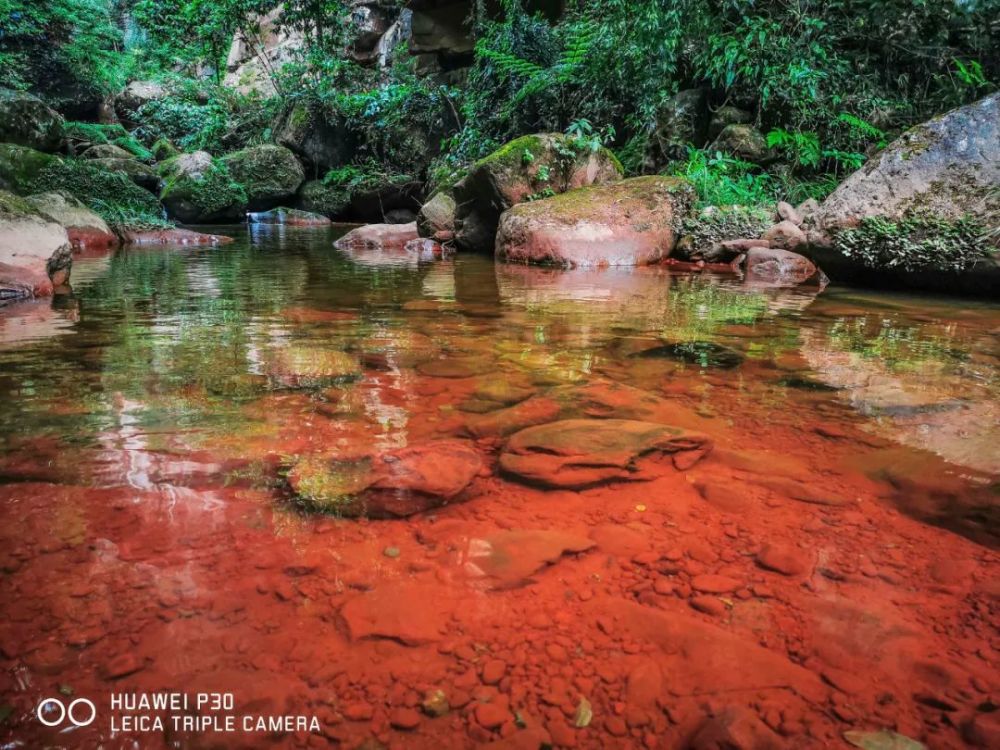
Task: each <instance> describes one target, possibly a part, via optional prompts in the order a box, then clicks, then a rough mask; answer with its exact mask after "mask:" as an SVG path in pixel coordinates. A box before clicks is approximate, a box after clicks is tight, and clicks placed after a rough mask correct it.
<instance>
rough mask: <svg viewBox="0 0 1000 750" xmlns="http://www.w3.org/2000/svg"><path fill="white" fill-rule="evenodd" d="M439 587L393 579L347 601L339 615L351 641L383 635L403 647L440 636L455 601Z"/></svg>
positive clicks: (431, 640)
mask: <svg viewBox="0 0 1000 750" xmlns="http://www.w3.org/2000/svg"><path fill="white" fill-rule="evenodd" d="M446 594H447V591H446V590H445V589H442V588H441V587H439V586H434V585H433V584H428V583H417V582H412V581H394V582H391V583H386V584H384V585H380V586H379V587H378V588H377V589H375V590H374V591H366V592H365V593H363V594H359V595H358V596H356V597H355V598H353V599H351V600H350V601H348V602H347V603H346V604H344V606H343V607H341V609H340V616H341V617H342V618H343V620H344V624H345V625H346V626H347V633H348V635H349V636H350V637H351V639H352V640H359V639H362V638H387V639H390V640H394V641H399V642H400V643H403V644H405V645H407V646H419V645H422V644H426V643H433V642H435V641H439V640H441V638H442V637H443V635H444V633H445V630H446V627H447V624H448V620H449V618H450V616H451V610H452V608H453V607H454V604H455V601H454V599H453V598H450V597H448V596H447V595H446Z"/></svg>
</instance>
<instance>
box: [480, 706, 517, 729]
mask: <svg viewBox="0 0 1000 750" xmlns="http://www.w3.org/2000/svg"><path fill="white" fill-rule="evenodd" d="M513 718H514V717H513V716H511V714H510V711H508V710H506V709H505V708H502V707H501V706H498V705H497V704H496V703H480V704H479V705H478V706H476V721H478V722H479V724H480V725H481V726H483V727H485V728H486V729H497V728H499V727H500V726H502V725H503V724H504V723H505V722H507V721H510V720H512V719H513Z"/></svg>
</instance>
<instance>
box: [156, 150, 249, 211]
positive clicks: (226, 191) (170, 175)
mask: <svg viewBox="0 0 1000 750" xmlns="http://www.w3.org/2000/svg"><path fill="white" fill-rule="evenodd" d="M175 158H180V157H175ZM172 161H173V160H171V159H168V160H167V161H165V162H163V163H162V164H161V165H160V174H161V175H164V176H165V177H166V179H165V181H164V185H163V190H162V191H161V193H160V198H161V200H163V201H164V202H167V200H168V199H169V198H178V197H183V199H184V200H186V201H188V202H189V203H191V204H192V205H194V206H196V207H197V208H198V209H199V211H200V213H201V214H202V216H206V217H209V216H214V215H220V214H224V213H225V212H226V211H227V209H230V208H232V207H233V206H246V204H247V200H248V198H247V191H246V188H245V187H244V186H243V185H241V184H240V183H239V182H237V181H236V180H234V179H233V176H232V175H231V174H230V172H229V168H228V167H227V166H226V163H225V162H224V161H223V160H222V159H213V160H212V164H211V166H210V167H209V168H208V169H205V170H203V171H201V172H199V173H198V174H197V175H190V174H186V173H184V172H181V171H180V170H176V169H172V168H171V167H172V164H171V162H172Z"/></svg>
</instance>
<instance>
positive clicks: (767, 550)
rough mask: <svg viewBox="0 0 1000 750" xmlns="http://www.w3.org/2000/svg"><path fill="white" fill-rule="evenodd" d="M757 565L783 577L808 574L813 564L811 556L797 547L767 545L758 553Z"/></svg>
mask: <svg viewBox="0 0 1000 750" xmlns="http://www.w3.org/2000/svg"><path fill="white" fill-rule="evenodd" d="M757 565H759V566H760V567H762V568H764V569H765V570H770V571H773V572H775V573H781V574H782V575H786V576H797V575H802V574H803V573H806V572H807V571H808V570H809V568H810V566H811V563H810V560H809V556H808V555H807V554H806V553H805V552H803V551H802V550H800V549H799V548H797V547H792V546H789V545H782V544H766V545H764V547H762V548H761V550H760V552H758V553H757Z"/></svg>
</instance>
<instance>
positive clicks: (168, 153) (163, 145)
mask: <svg viewBox="0 0 1000 750" xmlns="http://www.w3.org/2000/svg"><path fill="white" fill-rule="evenodd" d="M149 152H150V153H151V154H152V155H153V158H154V159H155V160H156V161H158V162H159V161H166V160H167V159H172V158H174V157H175V156H180V155H181V150H180V149H179V148H177V146H175V145H174V144H173V143H171V142H170V141H169V140H167V139H166V138H160V139H158V140H157V141H156V143H154V144H153V145H152V147H151V148H150V149H149Z"/></svg>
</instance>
